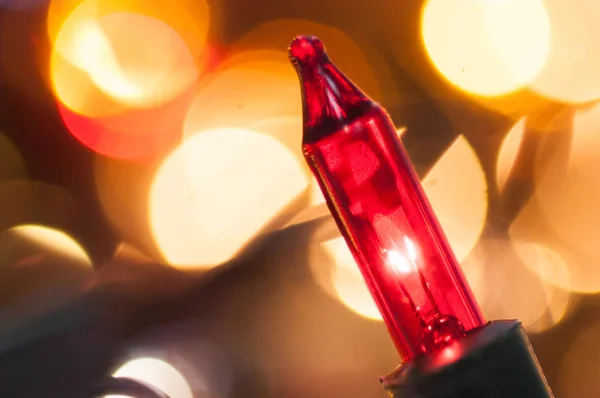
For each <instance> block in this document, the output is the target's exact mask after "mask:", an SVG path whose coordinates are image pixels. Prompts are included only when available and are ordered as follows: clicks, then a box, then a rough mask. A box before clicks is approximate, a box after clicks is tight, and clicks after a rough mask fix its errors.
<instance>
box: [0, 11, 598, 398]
mask: <svg viewBox="0 0 600 398" xmlns="http://www.w3.org/2000/svg"><path fill="white" fill-rule="evenodd" d="M599 17H600V5H598V4H596V3H595V2H591V1H583V0H570V1H567V0H496V1H490V0H428V1H412V2H401V1H396V2H390V1H383V0H374V1H370V2H358V1H345V0H327V1H317V0H306V1H298V0H289V1H285V2H280V1H275V0H255V1H247V0H237V1H231V0H179V1H170V2H169V1H164V0H143V1H142V0H123V1H108V0H106V1H105V0H84V1H81V0H52V1H48V0H46V1H44V0H0V205H1V209H2V211H1V212H0V229H1V232H0V396H2V397H34V396H35V397H39V396H44V397H61V398H64V397H83V396H93V395H94V394H95V395H96V396H102V395H106V396H109V395H110V396H113V397H114V396H123V394H125V393H124V392H123V391H130V390H131V389H130V386H129V385H128V384H127V383H128V380H138V381H140V382H141V383H142V384H143V385H145V387H143V386H142V387H139V386H138V387H139V388H142V389H143V388H146V390H144V391H141V390H139V391H141V392H139V394H138V395H135V394H134V393H132V394H133V395H135V396H146V395H143V394H150V395H147V396H152V395H151V394H152V391H153V390H156V391H159V392H164V393H165V394H167V395H168V396H169V397H171V398H192V397H194V398H198V397H201V398H205V397H209V398H235V397H261V398H269V397H281V396H285V397H286V398H295V397H299V398H300V397H312V398H320V397H323V398H325V397H327V398H335V397H348V396H352V397H363V398H367V397H381V396H383V395H384V392H383V391H382V389H381V386H380V385H379V382H378V377H379V376H381V375H384V374H386V373H388V372H390V371H392V370H393V369H394V368H395V367H396V366H397V365H398V363H399V359H398V356H397V354H396V352H395V350H394V347H393V345H392V343H391V341H390V339H389V337H388V336H387V333H386V329H385V326H384V325H383V323H382V321H381V318H380V316H379V314H378V312H377V309H376V308H375V306H374V304H373V303H372V300H371V299H370V296H369V294H368V292H367V290H366V287H365V286H364V283H363V281H362V279H361V277H360V274H359V272H358V269H357V268H356V266H355V264H354V263H353V260H352V258H351V255H350V253H349V251H348V249H347V247H346V246H345V244H344V243H343V241H342V240H341V238H340V236H339V233H338V232H337V230H336V228H335V226H334V225H333V222H332V220H331V219H330V217H329V213H328V211H327V208H326V207H325V205H324V199H323V197H322V194H321V193H320V191H319V189H318V186H317V184H316V183H315V180H314V178H313V177H312V176H311V175H310V172H309V171H308V169H307V167H306V166H305V163H304V160H303V159H302V153H301V148H300V144H301V134H302V107H301V102H300V101H301V99H300V90H299V84H298V80H297V77H296V74H295V72H294V70H293V68H292V67H291V65H290V64H289V62H288V60H287V45H288V43H289V42H290V40H291V39H292V38H293V37H294V36H295V35H298V34H313V35H317V36H319V37H320V38H321V39H322V40H323V42H324V43H325V45H326V47H327V50H328V52H329V54H330V56H331V58H332V59H333V60H334V61H335V62H336V64H337V65H338V66H339V67H340V69H342V70H343V71H344V72H345V73H346V74H347V75H348V76H350V77H351V78H352V79H353V80H354V81H355V82H356V83H357V84H358V85H359V86H360V87H362V88H363V89H364V90H365V91H366V92H367V93H368V94H369V95H370V96H371V97H372V98H373V99H375V100H377V101H379V102H380V103H381V104H382V105H383V106H384V107H385V108H386V109H387V110H388V111H389V112H390V114H391V116H392V118H393V120H394V122H395V123H396V125H397V127H398V132H399V134H400V135H401V139H402V141H403V142H404V145H405V146H406V148H407V150H408V152H409V154H410V156H411V159H412V160H413V162H414V163H415V165H416V167H417V170H418V172H419V174H420V175H421V177H422V180H423V185H424V187H425V189H426V191H427V193H428V195H429V197H430V200H431V202H432V205H433V207H434V209H435V210H436V212H437V214H438V217H439V219H440V222H441V223H442V225H443V227H444V229H445V231H446V233H447V235H448V238H449V240H450V242H451V244H452V246H453V248H454V250H455V252H456V255H457V257H458V259H459V260H460V261H461V264H462V265H463V268H464V271H465V273H466V275H467V277H468V279H469V282H470V284H471V286H472V288H473V290H474V292H475V294H476V296H477V298H478V300H479V302H480V304H481V306H482V308H483V310H484V313H485V314H486V316H487V317H488V319H513V318H516V319H519V320H521V321H522V322H523V325H524V326H525V328H526V330H527V331H528V333H529V335H530V339H531V341H532V343H533V345H534V348H535V351H536V353H537V355H538V357H539V360H540V362H541V365H542V367H543V369H544V371H545V374H546V376H547V377H548V379H549V382H550V384H551V386H552V388H553V390H554V392H555V394H556V395H557V396H558V397H565V398H593V397H597V396H598V394H600V378H598V377H597V374H598V371H599V370H600V311H599V303H600V301H599V300H598V293H599V292H600V267H599V266H598V264H600V245H599V244H598V237H599V236H600V208H599V207H598V203H600V187H599V184H598V181H599V180H600V107H599V106H598V105H597V103H596V102H597V100H598V99H600V79H598V77H600V55H599V54H600V51H599V50H600V34H598V33H600V32H599V31H598V29H596V28H597V27H598V23H597V20H598V18H599ZM596 61H597V62H596ZM111 376H114V377H117V378H123V379H121V380H123V381H122V382H123V383H124V384H123V385H124V387H123V389H122V390H119V391H121V392H119V391H116V390H115V391H112V390H110V389H103V388H104V387H103V386H105V385H106V383H108V382H112V381H114V379H110V377H111ZM103 383H104V384H103ZM138 387H135V388H138ZM135 388H133V390H135ZM128 389H129V390H128ZM135 391H137V390H135ZM159 396H160V395H159Z"/></svg>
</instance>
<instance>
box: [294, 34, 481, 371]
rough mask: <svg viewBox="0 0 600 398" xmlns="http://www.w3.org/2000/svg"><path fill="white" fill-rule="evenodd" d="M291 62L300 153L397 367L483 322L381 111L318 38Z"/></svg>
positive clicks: (298, 43) (304, 43)
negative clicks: (299, 106) (297, 85)
mask: <svg viewBox="0 0 600 398" xmlns="http://www.w3.org/2000/svg"><path fill="white" fill-rule="evenodd" d="M290 56H291V58H292V60H293V62H294V65H295V66H296V70H297V71H298V73H299V76H300V78H301V81H302V91H303V98H304V102H303V103H304V118H305V122H304V136H303V151H304V155H305V157H306V160H307V162H308V164H309V166H310V168H311V169H312V171H313V173H314V174H315V175H316V176H317V179H318V181H319V184H320V186H321V189H322V190H323V192H324V193H325V196H326V200H327V204H328V206H329V208H330V210H331V212H332V214H333V216H334V218H335V220H336V222H337V224H338V226H339V228H340V231H341V232H342V234H343V236H344V238H345V240H346V242H347V244H348V246H349V247H350V249H351V251H352V253H353V255H354V258H355V259H356V262H357V263H358V265H359V267H360V269H361V272H362V274H363V276H364V278H365V280H366V282H367V285H368V287H369V290H370V291H371V294H372V295H373V298H374V299H375V302H376V303H377V306H378V307H379V310H380V311H381V314H382V316H383V318H384V320H385V323H386V325H387V327H388V329H389V331H390V334H391V336H392V339H393V340H394V343H395V344H396V347H397V349H398V351H399V353H400V355H401V356H402V358H403V359H405V360H409V359H412V358H414V357H415V356H417V355H419V354H420V353H424V352H429V351H432V350H436V349H439V348H442V347H444V346H446V345H447V344H449V343H450V342H452V341H453V340H454V339H456V338H460V337H463V336H464V335H465V333H466V331H468V330H471V329H473V328H476V327H478V326H482V325H483V324H484V323H485V321H484V318H483V315H482V314H481V311H480V310H479V308H478V306H477V303H476V302H475V299H474V298H473V294H472V293H471V291H470V289H469V287H468V285H467V283H466V282H465V279H464V276H463V274H462V272H461V270H460V268H459V266H458V263H457V261H456V259H455V257H454V254H453V253H452V250H451V248H450V245H449V244H448V241H447V240H446V237H445V236H444V233H443V232H442V229H441V227H440V225H439V223H438V220H437V219H436V217H435V214H434V213H433V210H432V209H431V206H430V204H429V202H428V200H427V198H426V196H425V193H424V191H423V189H422V187H421V184H420V182H419V178H418V176H417V174H416V172H415V170H414V168H413V166H412V164H411V162H410V159H409V158H408V155H407V154H406V151H405V150H404V148H403V147H402V144H401V142H400V140H399V139H398V135H397V133H396V129H395V127H394V124H393V123H392V121H391V120H390V117H389V116H388V115H387V113H386V112H385V110H384V109H383V108H382V107H381V106H379V105H378V104H376V103H375V102H373V101H371V100H370V99H369V98H368V97H367V96H366V95H365V94H363V93H362V92H361V91H360V90H359V89H358V88H357V87H356V86H355V85H354V84H352V82H351V81H350V80H348V79H347V78H346V77H345V76H344V75H343V74H342V73H341V72H340V71H339V70H338V69H337V68H336V67H335V66H334V65H333V64H332V63H331V62H330V60H329V58H328V56H327V54H326V53H325V51H324V49H323V45H322V43H321V42H320V41H319V40H318V39H316V38H314V37H300V38H296V40H294V41H293V42H292V44H291V47H290Z"/></svg>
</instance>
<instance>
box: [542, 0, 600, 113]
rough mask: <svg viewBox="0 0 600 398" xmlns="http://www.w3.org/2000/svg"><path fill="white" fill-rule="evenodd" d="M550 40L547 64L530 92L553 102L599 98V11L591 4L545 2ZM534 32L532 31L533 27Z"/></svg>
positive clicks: (560, 0) (565, 0)
mask: <svg viewBox="0 0 600 398" xmlns="http://www.w3.org/2000/svg"><path fill="white" fill-rule="evenodd" d="M544 3H545V4H546V9H547V12H548V15H549V18H550V28H551V31H552V40H551V46H550V51H549V56H548V60H547V61H546V64H545V65H544V68H542V70H541V71H540V73H539V75H538V76H537V77H536V79H535V80H534V81H533V83H532V85H531V88H532V89H533V90H534V91H535V92H537V93H539V94H541V95H543V96H545V97H547V98H549V99H552V100H556V101H562V102H567V103H583V102H589V101H593V100H597V99H599V98H600V79H598V76H599V74H598V71H599V70H600V55H599V54H600V27H598V23H597V21H598V18H600V7H598V3H597V2H595V1H594V0H578V1H577V5H576V6H574V5H573V2H572V1H570V0H546V1H544ZM532 28H533V27H532Z"/></svg>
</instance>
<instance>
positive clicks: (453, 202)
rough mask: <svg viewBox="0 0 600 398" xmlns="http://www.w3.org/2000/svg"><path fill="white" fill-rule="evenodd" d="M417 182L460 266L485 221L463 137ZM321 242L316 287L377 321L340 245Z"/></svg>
mask: <svg viewBox="0 0 600 398" xmlns="http://www.w3.org/2000/svg"><path fill="white" fill-rule="evenodd" d="M422 183H423V187H424V189H425V191H426V193H427V195H428V197H429V199H430V201H431V205H432V206H433V208H434V211H435V212H436V214H437V216H438V219H439V220H440V223H441V225H442V228H443V229H444V231H445V232H446V235H447V237H448V240H449V241H450V245H451V246H452V248H453V250H454V252H455V254H456V256H457V259H458V260H459V261H462V260H463V259H464V258H465V257H467V255H468V254H469V253H470V252H471V250H472V249H473V247H474V246H475V245H476V243H477V242H478V240H479V237H480V235H481V232H482V231H483V227H484V225H485V220H486V216H487V184H486V180H485V175H484V173H483V170H482V168H481V164H480V163H479V160H478V159H477V156H476V155H475V152H474V151H473V148H472V147H471V146H470V144H469V143H468V141H467V140H466V139H465V138H464V137H463V136H460V137H458V138H457V139H456V140H455V141H454V142H453V143H452V145H451V146H450V147H449V148H448V149H447V151H446V152H445V153H444V155H443V156H442V157H441V158H440V159H439V160H438V162H436V164H435V165H434V166H433V167H432V169H431V171H430V172H429V173H428V174H427V176H425V178H424V179H423V182H422ZM327 235H328V234H327V232H325V233H324V234H323V236H325V237H326V236H327ZM338 235H339V234H338ZM323 240H324V242H321V244H320V245H321V249H322V250H323V252H324V253H323V254H324V256H323V255H321V256H319V255H317V253H316V252H315V250H314V249H313V253H312V256H311V257H312V258H311V259H310V261H311V262H310V265H311V270H312V272H313V275H314V277H315V280H316V281H317V283H318V284H319V285H320V286H321V287H322V288H323V289H324V291H325V292H327V293H329V294H331V295H332V296H333V297H334V298H337V299H339V300H340V301H341V302H342V303H343V304H344V305H346V306H347V307H348V308H349V309H351V310H352V311H354V312H356V313H357V314H359V315H361V316H364V317H366V318H369V319H376V320H381V316H380V314H379V312H378V310H377V308H376V307H375V303H374V302H373V299H372V298H371V296H370V294H369V292H368V290H367V287H366V285H365V283H364V280H363V278H362V276H361V275H360V271H359V270H358V266H357V265H356V263H355V261H354V259H353V257H352V254H351V253H350V250H349V249H348V246H347V245H346V243H345V242H344V240H343V239H342V238H341V237H338V238H335V239H331V238H329V239H327V238H325V239H323ZM323 257H324V258H323ZM324 262H325V263H326V264H327V263H329V264H328V265H324V264H323V263H324Z"/></svg>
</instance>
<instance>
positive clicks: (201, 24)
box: [47, 0, 210, 59]
mask: <svg viewBox="0 0 600 398" xmlns="http://www.w3.org/2000/svg"><path fill="white" fill-rule="evenodd" d="M75 12H77V14H75ZM115 13H131V14H137V15H142V16H146V17H149V18H153V19H155V20H159V21H163V22H164V23H165V24H166V25H168V26H169V27H171V28H172V29H174V30H175V31H176V32H177V35H178V36H179V37H181V38H182V39H183V41H184V42H185V44H186V47H187V48H188V49H189V51H190V53H191V54H192V57H194V58H195V59H196V58H197V57H198V56H199V55H200V54H201V53H202V52H203V51H204V50H205V46H206V40H207V34H208V27H209V23H210V12H209V7H208V4H207V3H206V1H203V0H200V1H198V0H180V1H176V2H165V1H161V0H144V1H135V0H126V1H103V0H83V1H82V0H52V1H51V2H50V6H49V7H48V15H47V27H48V37H49V39H50V42H51V43H55V42H56V41H57V37H58V35H59V32H60V31H61V29H63V25H64V24H65V21H66V20H67V19H68V18H70V17H72V16H73V15H77V16H78V17H80V18H82V19H81V21H83V22H86V21H90V20H92V21H97V20H99V19H100V18H102V17H104V16H107V15H110V14H115ZM159 35H160V33H159ZM121 38H122V39H123V38H124V37H121ZM124 39H125V40H126V38H124ZM152 39H154V37H152ZM152 42H153V40H152Z"/></svg>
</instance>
